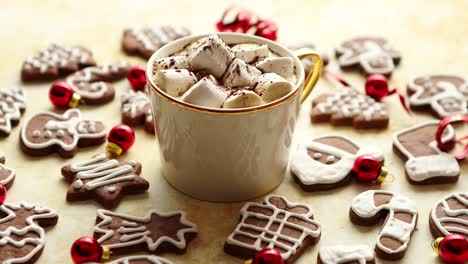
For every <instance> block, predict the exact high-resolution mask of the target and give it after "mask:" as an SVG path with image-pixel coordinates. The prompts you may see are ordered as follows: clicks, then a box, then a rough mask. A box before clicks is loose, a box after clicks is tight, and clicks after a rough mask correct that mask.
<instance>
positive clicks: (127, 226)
mask: <svg viewBox="0 0 468 264" xmlns="http://www.w3.org/2000/svg"><path fill="white" fill-rule="evenodd" d="M197 232H198V229H197V226H196V225H195V224H193V223H192V222H190V221H188V220H187V218H186V216H185V212H182V211H176V212H169V213H159V212H157V211H155V210H151V211H149V212H148V213H147V214H146V216H144V217H136V216H130V215H123V214H118V213H115V212H111V211H107V210H103V209H99V210H97V218H96V226H95V228H94V238H96V239H97V240H98V242H99V244H101V245H103V246H107V247H108V248H109V249H110V250H111V251H112V253H113V254H127V253H134V252H141V251H149V252H151V253H152V254H160V253H162V252H174V253H178V254H179V253H184V252H185V250H186V247H187V243H188V242H190V241H191V240H192V239H194V238H195V236H196V234H197Z"/></svg>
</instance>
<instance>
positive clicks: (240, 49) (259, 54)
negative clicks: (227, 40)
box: [231, 43, 270, 63]
mask: <svg viewBox="0 0 468 264" xmlns="http://www.w3.org/2000/svg"><path fill="white" fill-rule="evenodd" d="M231 50H232V52H234V56H236V58H238V59H241V60H243V61H245V62H247V63H251V62H253V61H258V60H263V59H264V58H266V57H268V56H270V49H268V46H267V45H258V44H255V43H243V44H237V45H235V46H233V47H232V48H231Z"/></svg>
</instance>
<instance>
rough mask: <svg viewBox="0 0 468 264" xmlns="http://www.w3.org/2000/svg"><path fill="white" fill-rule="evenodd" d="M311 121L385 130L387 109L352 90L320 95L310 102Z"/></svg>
mask: <svg viewBox="0 0 468 264" xmlns="http://www.w3.org/2000/svg"><path fill="white" fill-rule="evenodd" d="M311 120H312V122H314V123H323V122H330V123H331V124H333V125H335V126H344V125H352V126H354V127H355V128H360V129H372V128H386V127H387V126H388V122H389V116H388V112H387V107H386V106H385V105H384V104H383V103H379V102H376V101H375V100H374V99H373V98H372V97H370V96H368V95H366V94H362V93H360V92H358V91H357V90H355V89H353V88H343V89H341V90H340V91H339V92H337V93H335V94H322V95H320V96H319V97H317V98H315V99H314V100H313V101H312V113H311Z"/></svg>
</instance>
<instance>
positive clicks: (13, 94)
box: [0, 88, 26, 136]
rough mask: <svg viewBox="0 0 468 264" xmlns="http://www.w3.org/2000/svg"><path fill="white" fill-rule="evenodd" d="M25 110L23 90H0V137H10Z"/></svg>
mask: <svg viewBox="0 0 468 264" xmlns="http://www.w3.org/2000/svg"><path fill="white" fill-rule="evenodd" d="M25 110H26V100H25V98H24V93H23V89H21V88H13V89H10V90H6V89H0V136H8V135H10V132H11V129H12V127H13V126H16V125H17V124H18V123H19V120H20V118H21V116H22V115H23V113H24V111H25Z"/></svg>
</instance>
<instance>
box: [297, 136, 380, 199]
mask: <svg viewBox="0 0 468 264" xmlns="http://www.w3.org/2000/svg"><path fill="white" fill-rule="evenodd" d="M362 155H370V156H373V157H375V158H377V159H378V160H379V161H380V162H381V163H383V162H384V156H383V153H382V152H381V151H379V150H377V149H373V148H360V147H359V146H358V145H357V144H356V143H354V142H352V141H351V140H349V139H347V138H345V137H340V136H325V137H319V138H316V139H314V140H313V141H312V142H311V143H309V144H301V145H299V147H298V149H297V150H296V152H294V154H293V156H292V158H291V172H292V173H293V175H294V179H295V180H296V182H297V183H299V185H300V186H301V187H302V189H304V190H305V191H309V192H311V191H320V190H329V189H334V188H337V187H339V186H343V185H346V184H348V183H349V181H350V180H351V178H352V172H353V166H354V163H355V161H356V159H357V158H358V157H359V156H362Z"/></svg>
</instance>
